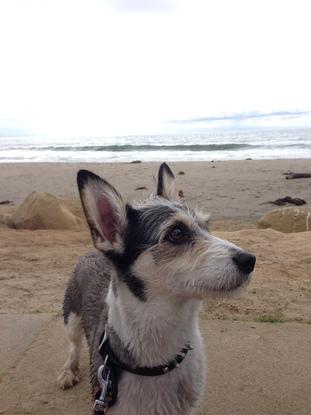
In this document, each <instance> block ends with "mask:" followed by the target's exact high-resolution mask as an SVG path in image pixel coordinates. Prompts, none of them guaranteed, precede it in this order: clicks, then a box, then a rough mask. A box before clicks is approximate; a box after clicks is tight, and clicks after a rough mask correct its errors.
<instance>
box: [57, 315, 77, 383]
mask: <svg viewBox="0 0 311 415" xmlns="http://www.w3.org/2000/svg"><path fill="white" fill-rule="evenodd" d="M65 329H66V332H67V337H68V340H69V350H68V353H69V354H68V359H67V361H66V363H65V364H64V366H63V368H62V369H61V371H60V373H59V375H58V378H57V384H58V386H59V387H60V388H61V389H68V388H71V387H72V386H73V385H75V384H76V383H78V382H79V381H80V378H79V357H80V352H81V345H82V337H83V327H82V322H81V318H80V317H79V316H77V315H76V314H75V313H70V315H69V318H68V322H67V324H66V326H65Z"/></svg>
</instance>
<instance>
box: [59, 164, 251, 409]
mask: <svg viewBox="0 0 311 415" xmlns="http://www.w3.org/2000/svg"><path fill="white" fill-rule="evenodd" d="M174 181H175V180H174V175H173V173H172V172H171V170H170V168H169V167H168V166H167V165H166V164H165V163H164V164H162V165H161V167H160V170H159V175H158V185H157V194H156V195H154V196H152V197H151V198H150V199H148V200H146V201H145V202H144V203H141V204H137V205H129V204H126V203H124V201H123V199H122V197H121V196H120V194H119V193H118V192H117V191H116V190H115V189H114V188H113V187H112V186H111V185H110V184H109V183H107V182H106V181H105V180H103V179H101V178H100V177H98V176H96V175H95V174H93V173H91V172H88V171H85V170H81V171H80V172H79V173H78V187H79V192H80V197H81V201H82V205H83V209H84V213H85V216H86V219H87V222H88V224H89V227H90V230H91V235H92V238H93V242H94V245H95V247H96V248H97V250H98V251H97V252H94V253H91V254H89V255H86V256H84V257H83V258H82V259H81V260H80V262H79V263H78V265H77V266H76V268H75V270H74V272H73V274H72V276H71V278H70V280H69V283H68V286H67V290H66V293H65V300H64V320H65V327H66V329H67V333H68V337H69V341H70V348H69V357H68V360H67V361H66V363H65V365H64V367H63V369H62V370H61V372H60V374H59V377H58V384H59V386H60V387H61V388H63V389H66V388H70V387H72V386H73V385H74V384H75V383H77V382H78V381H79V377H78V368H79V354H80V349H81V340H82V336H83V331H84V333H85V335H86V338H87V343H88V346H89V351H90V377H91V385H92V391H93V394H94V399H95V405H94V413H95V414H106V413H107V414H109V415H181V414H182V415H190V414H192V413H193V411H194V409H195V408H196V406H197V405H198V402H199V400H200V398H201V397H202V393H203V387H204V382H205V368H204V353H203V349H202V340H201V335H200V331H199V325H198V320H199V317H198V315H199V310H200V304H201V302H202V299H204V298H205V297H207V296H209V295H215V294H217V293H218V294H219V293H225V292H232V291H234V290H236V289H237V288H239V287H241V286H243V285H245V284H247V283H248V282H249V280H250V277H251V273H252V271H253V269H254V266H255V261H256V258H255V256H254V255H251V254H249V253H247V252H245V251H243V250H242V249H241V248H239V247H237V246H236V245H233V244H232V243H230V242H227V241H224V240H221V239H219V238H216V237H215V236H212V235H211V234H210V233H209V231H208V218H209V216H208V215H206V214H203V213H202V212H199V211H196V210H193V209H190V208H188V207H187V206H185V205H184V204H182V203H181V201H180V200H179V199H178V196H177V192H176V189H175V184H174ZM99 345H100V346H99Z"/></svg>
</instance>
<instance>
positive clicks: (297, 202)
mask: <svg viewBox="0 0 311 415" xmlns="http://www.w3.org/2000/svg"><path fill="white" fill-rule="evenodd" d="M267 203H272V204H273V205H276V206H284V205H286V203H290V204H291V205H296V206H302V205H306V204H307V202H306V201H305V200H304V199H299V197H294V198H293V197H290V196H285V197H281V198H280V199H276V200H273V201H271V202H267Z"/></svg>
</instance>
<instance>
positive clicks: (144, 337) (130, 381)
mask: <svg viewBox="0 0 311 415" xmlns="http://www.w3.org/2000/svg"><path fill="white" fill-rule="evenodd" d="M122 291H123V290H120V291H119V296H121V298H115V296H114V294H113V292H112V290H109V293H108V296H107V303H108V305H109V317H108V322H109V324H111V325H112V326H113V327H114V329H115V330H116V331H117V332H118V333H120V336H121V340H122V342H123V343H124V344H127V345H131V346H132V349H133V350H135V351H139V352H138V355H136V359H137V360H138V361H139V364H140V366H149V367H150V366H155V365H156V364H157V362H158V361H160V362H162V363H163V361H162V360H161V358H162V357H163V356H169V357H171V358H173V357H174V356H175V355H176V354H177V353H178V352H179V351H180V350H181V348H182V347H184V345H185V344H186V343H187V342H189V341H190V342H191V345H192V346H193V350H191V351H189V352H188V354H187V355H186V357H185V358H184V360H183V361H182V363H181V364H180V366H179V367H178V368H176V369H174V370H172V371H171V372H169V373H166V374H164V375H161V376H154V377H146V376H137V375H134V374H131V373H126V372H123V373H122V378H121V380H120V383H119V394H118V401H117V404H116V405H115V406H113V407H112V408H111V409H110V410H109V411H108V414H109V415H117V414H118V415H120V414H126V415H145V414H148V415H180V414H183V415H190V414H191V413H192V410H193V408H194V406H195V404H196V403H197V402H198V400H199V399H200V398H201V395H202V392H203V386H204V381H205V368H204V366H205V365H204V355H203V351H202V342H201V335H200V332H199V328H198V311H199V303H200V302H198V301H196V300H192V301H190V302H189V301H187V302H186V301H185V303H184V304H183V305H182V306H180V304H179V305H178V308H177V306H175V307H173V306H172V304H170V303H166V302H163V303H161V304H160V303H158V302H157V303H155V305H154V310H153V312H151V313H146V312H145V313H144V314H142V310H140V309H139V303H138V302H137V304H133V299H132V298H131V297H129V298H126V297H127V296H128V293H127V290H124V291H123V292H122ZM128 300H130V303H129V302H128ZM121 305H122V307H120V306H121ZM124 305H126V315H124V314H123V310H124V309H123V306H124ZM124 323H125V326H126V327H127V330H125V329H124ZM165 332H166V333H167V334H166V335H165V334H164V335H163V333H165ZM160 333H161V337H159V339H160V338H161V339H162V340H160V341H159V342H157V341H155V340H156V339H157V337H158V336H159V334H160ZM148 339H149V341H148ZM163 339H165V340H164V341H163Z"/></svg>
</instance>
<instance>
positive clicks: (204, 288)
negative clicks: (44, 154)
mask: <svg viewBox="0 0 311 415" xmlns="http://www.w3.org/2000/svg"><path fill="white" fill-rule="evenodd" d="M78 187H79V192H80V197H81V201H82V205H83V209H84V213H85V216H86V219H87V222H88V224H89V227H90V230H91V235H92V238H93V242H94V245H95V247H96V248H97V249H99V250H100V251H102V252H103V253H104V254H105V255H106V256H107V257H108V258H109V259H110V261H111V262H112V264H113V266H114V267H115V269H116V271H117V275H118V276H119V277H120V281H122V283H124V284H125V285H126V286H127V287H128V288H129V289H130V290H131V292H132V293H133V294H134V295H135V296H136V297H137V298H139V299H140V300H142V301H146V300H148V298H151V297H153V296H157V295H164V296H166V295H167V296H174V297H188V298H189V297H194V298H204V297H205V296H207V295H209V294H211V293H220V292H229V291H233V290H235V289H237V288H239V287H240V286H243V285H244V284H246V283H248V282H249V280H250V277H251V273H252V271H253V269H254V266H255V262H256V258H255V256H254V255H252V254H250V253H248V252H245V251H244V250H242V249H241V248H239V247H237V246H236V245H234V244H232V243H230V242H228V241H224V240H221V239H219V238H216V237H215V236H213V235H211V234H210V232H209V230H208V221H209V215H208V214H205V213H203V212H200V211H197V210H194V209H190V208H188V207H187V206H185V205H184V204H183V203H181V201H180V200H179V198H178V195H177V192H176V188H175V178H174V175H173V173H172V171H171V170H170V168H169V167H168V166H167V165H166V164H165V163H163V164H162V165H161V167H160V169H159V174H158V184H157V192H156V195H154V196H152V197H151V198H150V199H148V200H146V201H145V202H144V203H142V204H139V205H129V204H126V203H124V201H123V199H122V197H121V195H120V194H119V193H118V192H117V191H116V190H115V188H114V187H113V186H111V185H110V184H109V183H108V182H106V181H105V180H103V179H101V178H100V177H98V176H97V175H95V174H93V173H91V172H89V171H86V170H81V171H79V173H78Z"/></svg>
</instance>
